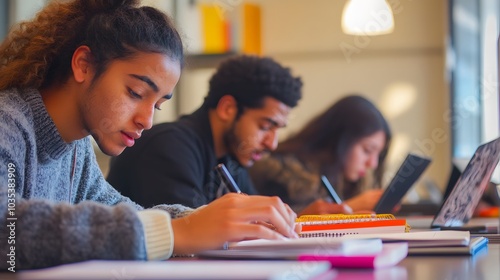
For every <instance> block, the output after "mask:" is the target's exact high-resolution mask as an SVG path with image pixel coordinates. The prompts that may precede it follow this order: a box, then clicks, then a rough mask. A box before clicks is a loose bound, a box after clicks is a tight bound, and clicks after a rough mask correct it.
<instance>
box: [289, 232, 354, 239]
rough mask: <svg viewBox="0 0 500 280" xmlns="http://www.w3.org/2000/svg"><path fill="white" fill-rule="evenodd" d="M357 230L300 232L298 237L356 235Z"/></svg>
mask: <svg viewBox="0 0 500 280" xmlns="http://www.w3.org/2000/svg"><path fill="white" fill-rule="evenodd" d="M356 234H358V233H357V232H315V233H301V234H299V237H300V238H312V237H342V236H344V235H356Z"/></svg>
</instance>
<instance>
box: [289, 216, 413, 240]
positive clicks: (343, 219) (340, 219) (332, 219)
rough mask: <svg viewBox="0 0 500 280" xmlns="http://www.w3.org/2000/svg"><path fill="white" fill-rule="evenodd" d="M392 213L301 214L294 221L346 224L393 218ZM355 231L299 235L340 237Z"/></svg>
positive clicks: (408, 227)
mask: <svg viewBox="0 0 500 280" xmlns="http://www.w3.org/2000/svg"><path fill="white" fill-rule="evenodd" d="M395 219H396V217H395V216H394V215H393V214H325V215H302V216H300V217H298V218H297V219H296V223H298V224H301V225H303V226H309V225H311V226H312V225H329V224H346V223H357V222H370V221H383V220H395ZM410 229H411V228H410V226H409V225H408V224H406V225H405V232H410ZM355 234H358V233H357V232H321V233H318V232H315V233H312V232H311V233H307V232H305V233H301V234H299V236H300V237H306V238H307V237H342V236H344V235H355Z"/></svg>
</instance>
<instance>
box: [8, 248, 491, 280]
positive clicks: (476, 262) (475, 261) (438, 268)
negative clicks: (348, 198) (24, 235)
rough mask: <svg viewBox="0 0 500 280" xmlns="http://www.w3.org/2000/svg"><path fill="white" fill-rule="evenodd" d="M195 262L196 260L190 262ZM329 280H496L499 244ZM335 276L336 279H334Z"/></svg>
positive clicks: (411, 259)
mask: <svg viewBox="0 0 500 280" xmlns="http://www.w3.org/2000/svg"><path fill="white" fill-rule="evenodd" d="M193 261H196V260H193ZM332 274H334V275H332V276H334V277H333V278H324V279H339V280H345V279H361V280H362V279H380V280H390V279H397V280H404V279H408V280H412V279H426V280H432V279H439V280H442V279H450V280H459V279H467V280H468V279H476V280H498V279H500V244H489V245H488V247H487V248H484V249H483V250H481V251H480V252H478V253H477V254H476V255H475V256H472V257H470V256H409V257H406V258H405V259H404V260H403V261H402V262H401V263H399V264H398V265H397V266H395V267H390V268H386V269H376V270H371V269H366V270H359V269H358V270H350V269H337V270H335V271H333V272H332ZM335 274H336V277H335ZM0 278H1V279H4V280H8V279H16V274H15V273H6V272H2V273H0Z"/></svg>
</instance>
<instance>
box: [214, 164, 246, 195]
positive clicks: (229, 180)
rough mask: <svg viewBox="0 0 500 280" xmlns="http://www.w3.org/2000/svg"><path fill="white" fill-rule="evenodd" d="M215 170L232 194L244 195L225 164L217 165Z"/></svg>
mask: <svg viewBox="0 0 500 280" xmlns="http://www.w3.org/2000/svg"><path fill="white" fill-rule="evenodd" d="M215 170H217V173H218V174H219V176H220V178H221V180H222V182H223V183H224V185H226V187H227V188H228V189H229V191H230V192H234V193H241V194H243V193H242V192H241V190H240V188H239V187H238V184H236V182H235V181H234V179H233V177H232V176H231V174H230V173H229V171H228V170H227V168H226V166H225V165H224V164H223V163H219V164H217V167H215Z"/></svg>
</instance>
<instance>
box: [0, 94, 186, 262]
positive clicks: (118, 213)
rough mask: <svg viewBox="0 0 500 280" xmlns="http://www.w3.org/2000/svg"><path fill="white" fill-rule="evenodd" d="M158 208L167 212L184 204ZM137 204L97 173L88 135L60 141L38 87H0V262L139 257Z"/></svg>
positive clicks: (176, 212)
mask: <svg viewBox="0 0 500 280" xmlns="http://www.w3.org/2000/svg"><path fill="white" fill-rule="evenodd" d="M9 199H10V200H9ZM14 199H15V200H14ZM158 208H162V209H163V210H166V211H168V212H169V213H170V215H171V216H172V217H174V218H175V217H179V216H183V215H186V214H188V213H190V212H191V210H190V209H188V208H186V207H182V206H180V205H170V206H169V205H163V206H159V207H158ZM138 210H142V208H141V207H140V206H139V205H137V204H135V203H133V202H132V201H131V200H130V199H128V198H126V197H124V196H122V195H120V193H118V192H117V191H116V190H115V189H113V187H111V186H110V185H109V184H108V183H107V182H106V181H105V179H104V177H103V175H102V173H101V171H100V169H99V167H98V165H97V162H96V159H95V155H94V152H93V148H92V145H91V142H90V140H89V138H88V137H87V138H84V139H81V140H78V141H74V142H72V143H65V142H64V141H63V139H62V138H61V136H60V134H59V132H58V131H57V128H56V126H55V124H54V122H53V121H52V119H51V118H50V116H49V114H48V113H47V111H46V108H45V105H44V103H43V101H42V98H41V95H40V93H39V92H38V91H36V90H29V91H25V92H20V91H16V90H11V91H3V92H0V269H1V270H4V269H9V270H11V271H12V270H13V268H12V267H15V270H16V271H17V270H19V269H26V268H39V267H47V266H53V265H58V264H63V263H70V262H76V261H82V260H88V259H140V260H144V259H146V258H147V256H148V252H146V248H149V247H146V245H145V228H144V227H146V225H145V226H144V227H143V222H144V221H142V220H141V219H140V218H139V216H141V215H138V212H137V211H138ZM146 212H147V211H146ZM141 221H142V222H141ZM169 231H171V227H170V225H169V229H168V230H167V234H171V233H170V232H169ZM164 232H165V231H164ZM146 234H147V230H146ZM172 241H173V238H172V239H171V241H167V242H172ZM167 245H168V244H167ZM170 246H172V247H173V244H170ZM12 261H14V262H12Z"/></svg>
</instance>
